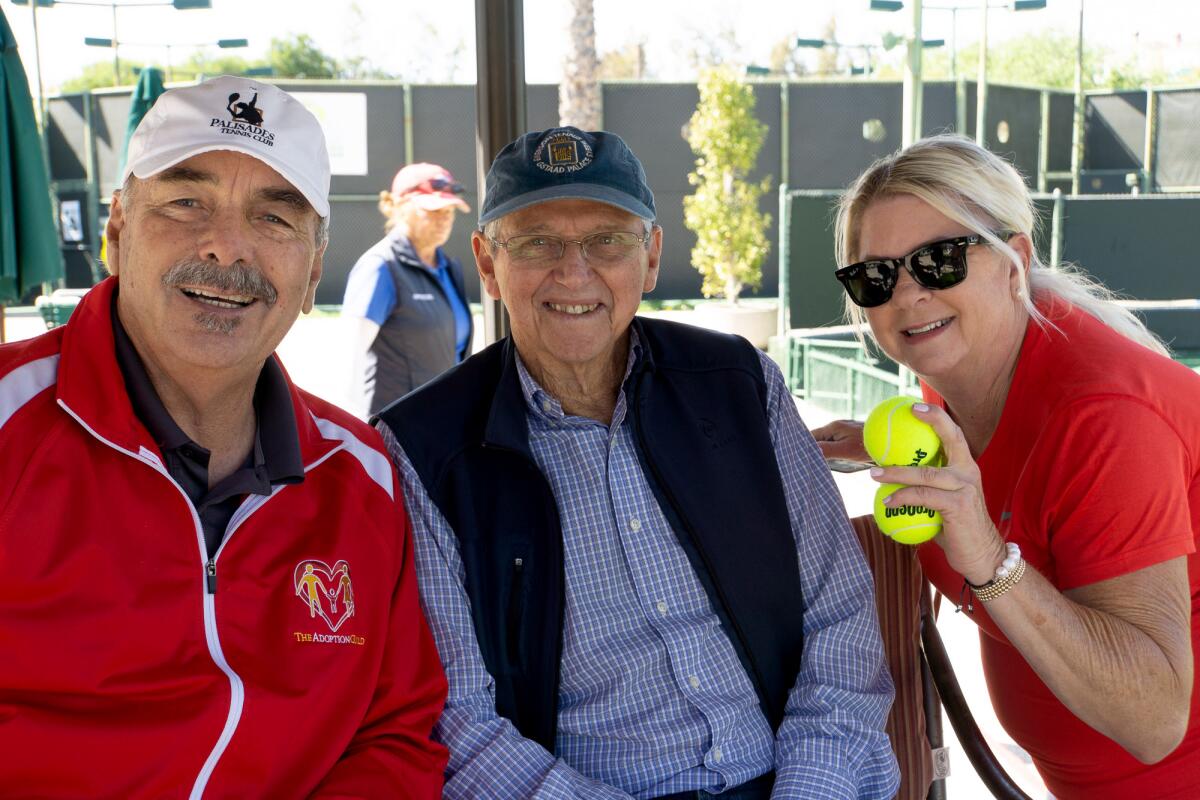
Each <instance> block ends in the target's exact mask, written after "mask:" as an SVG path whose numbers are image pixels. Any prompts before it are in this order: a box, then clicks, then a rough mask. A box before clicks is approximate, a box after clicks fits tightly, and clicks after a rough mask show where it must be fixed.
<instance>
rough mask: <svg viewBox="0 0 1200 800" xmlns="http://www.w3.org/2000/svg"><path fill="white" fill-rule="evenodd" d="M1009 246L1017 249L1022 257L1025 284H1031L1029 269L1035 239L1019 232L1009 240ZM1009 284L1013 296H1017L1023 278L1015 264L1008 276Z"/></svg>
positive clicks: (1031, 262)
mask: <svg viewBox="0 0 1200 800" xmlns="http://www.w3.org/2000/svg"><path fill="white" fill-rule="evenodd" d="M1008 246H1009V247H1011V248H1012V249H1013V250H1016V251H1017V256H1018V257H1019V258H1020V259H1021V271H1022V272H1023V273H1024V277H1025V281H1024V283H1025V285H1026V286H1028V285H1029V269H1030V266H1031V265H1032V264H1033V240H1032V239H1031V238H1029V235H1028V234H1025V233H1017V234H1013V236H1012V237H1011V238H1010V239H1009V240H1008ZM1008 281H1009V286H1010V287H1011V289H1012V293H1013V296H1014V297H1016V296H1017V292H1018V291H1019V290H1020V288H1021V283H1022V282H1021V280H1020V278H1019V276H1018V274H1017V269H1016V267H1015V266H1014V267H1013V268H1012V270H1011V271H1010V272H1009V276H1008Z"/></svg>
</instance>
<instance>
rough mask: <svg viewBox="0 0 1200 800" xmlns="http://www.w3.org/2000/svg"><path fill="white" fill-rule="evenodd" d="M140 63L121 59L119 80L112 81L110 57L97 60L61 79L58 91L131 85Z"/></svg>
mask: <svg viewBox="0 0 1200 800" xmlns="http://www.w3.org/2000/svg"><path fill="white" fill-rule="evenodd" d="M144 66H145V64H142V63H141V62H139V61H128V60H126V59H121V81H120V83H115V82H114V81H113V62H112V59H111V58H110V59H108V60H107V61H97V62H95V63H94V64H88V65H87V66H85V67H84V68H83V71H82V72H80V73H79V74H78V75H77V76H75V77H74V78H71V79H69V80H66V81H63V84H62V86H61V87H59V91H60V92H63V93H64V94H69V93H72V92H90V91H91V90H93V89H103V88H105V87H108V86H132V85H134V84H135V83H137V74H138V72H140V71H141V69H142V67H144Z"/></svg>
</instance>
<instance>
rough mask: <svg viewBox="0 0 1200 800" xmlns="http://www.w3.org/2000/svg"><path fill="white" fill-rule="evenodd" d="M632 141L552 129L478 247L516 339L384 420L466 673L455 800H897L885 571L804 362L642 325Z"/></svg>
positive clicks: (644, 190)
mask: <svg viewBox="0 0 1200 800" xmlns="http://www.w3.org/2000/svg"><path fill="white" fill-rule="evenodd" d="M654 217H655V212H654V197H653V195H652V194H651V192H650V188H649V187H648V186H647V185H646V177H645V173H644V172H643V170H642V165H641V163H640V162H639V161H638V159H637V158H636V157H635V156H634V154H633V152H632V151H631V150H630V149H629V148H628V147H627V146H626V144H625V143H624V142H623V141H622V140H621V139H620V137H618V136H616V135H614V134H611V133H606V132H603V131H599V132H591V133H588V132H584V131H581V130H578V129H576V128H572V127H562V128H556V129H552V130H548V131H537V132H532V133H528V134H526V135H524V136H522V137H520V138H519V139H517V140H516V141H514V142H512V143H510V144H509V145H507V146H506V147H505V148H504V149H503V150H501V152H500V154H499V155H497V156H496V159H495V161H494V162H493V164H492V166H491V169H490V170H489V172H488V176H487V200H486V202H485V204H484V207H483V211H482V213H481V215H480V224H481V226H482V229H481V230H479V231H476V232H475V234H474V236H473V238H472V246H473V249H474V253H475V261H476V266H477V267H478V269H479V274H480V278H481V280H482V282H483V285H484V288H485V289H486V291H487V292H488V294H489V295H490V296H491V297H493V298H496V299H498V300H502V301H503V302H504V305H505V307H506V308H507V310H508V313H509V315H510V319H511V326H512V335H511V337H508V338H505V339H504V340H502V341H500V342H498V343H496V344H494V345H492V346H490V347H489V348H487V349H486V350H484V351H482V352H480V353H479V354H477V355H475V356H472V357H471V358H469V359H467V360H466V361H465V362H463V363H462V364H460V365H458V366H457V367H455V368H453V369H452V370H450V371H449V372H447V373H446V374H444V375H442V376H441V377H439V378H438V379H436V380H434V381H433V382H431V383H429V384H426V385H425V386H423V387H421V388H420V389H418V390H416V391H414V392H412V393H411V394H409V395H407V396H406V397H405V398H403V399H402V400H400V401H399V402H397V403H395V404H394V405H392V406H391V407H390V408H388V409H386V410H385V411H384V412H382V413H381V414H380V415H379V418H378V419H379V423H378V427H379V429H380V431H381V432H382V433H383V434H384V439H385V441H387V442H388V447H389V452H390V453H391V454H392V456H393V458H394V459H395V460H396V462H397V464H398V465H399V467H400V472H401V475H402V481H403V483H404V487H405V488H404V491H405V496H406V497H407V498H409V501H410V510H411V512H412V517H413V530H414V537H415V539H416V541H417V569H418V573H419V576H418V582H419V584H420V587H421V595H422V602H423V605H424V608H425V610H426V613H427V614H428V616H429V619H430V624H431V626H432V628H433V631H434V638H435V640H436V641H437V644H438V648H439V652H440V654H441V657H442V662H443V664H444V665H445V667H446V670H447V673H448V677H449V680H450V687H451V688H450V695H449V699H448V701H447V705H446V710H445V713H444V714H443V715H442V718H441V721H440V722H439V723H438V726H437V729H436V734H435V735H436V737H437V738H438V739H439V740H440V741H442V742H444V743H445V744H446V745H447V746H448V747H449V748H450V763H449V766H448V768H447V783H446V788H445V797H446V798H450V799H451V800H453V799H455V798H462V799H463V800H475V798H481V797H488V798H493V797H494V798H528V797H538V798H576V797H578V798H628V797H630V796H634V797H638V798H670V800H684V799H685V798H686V799H687V800H697V798H711V797H713V793H719V796H720V797H722V798H729V799H730V800H765V799H766V798H768V797H774V798H813V799H814V800H816V799H817V798H820V800H851V798H890V797H892V796H893V794H894V793H895V791H896V785H897V780H898V779H897V769H896V763H895V758H894V756H893V753H892V748H891V746H890V744H889V741H888V739H887V736H886V734H885V733H884V731H883V725H884V720H885V717H886V716H887V711H888V708H889V706H890V704H891V702H892V684H891V681H890V680H889V677H888V673H887V668H886V667H885V666H884V662H883V650H882V645H881V642H880V637H879V628H878V622H877V620H876V617H875V600H874V596H873V589H872V581H871V576H870V574H869V573H868V571H867V567H866V564H865V563H864V559H863V554H862V550H861V549H860V547H859V545H858V542H857V541H856V540H855V538H854V534H853V533H852V532H851V530H850V526H849V524H848V521H847V519H846V515H845V511H844V509H843V506H842V502H841V497H840V496H839V495H838V492H837V489H836V487H835V486H834V484H833V481H832V479H831V477H830V475H829V471H828V470H827V469H825V463H824V461H823V460H822V458H821V454H820V451H819V450H818V449H817V447H816V445H815V443H814V442H813V440H812V437H811V436H810V435H809V433H808V430H807V429H806V428H805V427H804V423H803V422H802V421H801V420H800V416H799V414H797V412H796V406H795V403H794V402H793V400H792V397H791V395H790V394H789V393H788V391H787V389H786V387H785V386H784V381H783V376H782V374H781V373H780V371H779V368H778V367H776V366H775V365H774V363H773V362H771V361H770V360H769V359H768V358H766V356H765V355H764V354H763V353H761V352H759V351H758V350H756V349H755V348H754V347H753V346H751V345H750V344H749V343H748V342H747V341H746V340H745V339H742V338H740V337H736V336H728V335H725V334H718V333H713V332H710V331H706V330H703V329H700V328H696V327H692V326H690V325H683V324H678V323H670V322H663V321H657V320H651V319H642V318H639V317H635V313H636V311H637V309H638V305H639V303H640V302H641V299H642V294H643V293H644V292H648V291H650V290H651V289H653V288H654V284H655V281H656V280H657V279H658V271H659V259H660V257H661V254H662V228H660V227H659V226H658V225H655V224H654Z"/></svg>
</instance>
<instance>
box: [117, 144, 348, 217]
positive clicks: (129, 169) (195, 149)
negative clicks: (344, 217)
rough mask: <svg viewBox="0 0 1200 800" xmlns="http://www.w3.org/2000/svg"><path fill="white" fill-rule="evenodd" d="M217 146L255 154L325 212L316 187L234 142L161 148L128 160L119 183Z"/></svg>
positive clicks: (325, 203) (326, 207)
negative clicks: (151, 153) (151, 155)
mask: <svg viewBox="0 0 1200 800" xmlns="http://www.w3.org/2000/svg"><path fill="white" fill-rule="evenodd" d="M217 150H230V151H232V152H235V153H242V154H243V155H247V156H250V157H251V158H257V159H258V160H259V161H261V162H263V163H264V164H266V165H267V166H268V167H270V168H271V169H273V170H275V171H276V172H278V173H279V175H280V176H281V177H282V178H283V179H284V180H286V181H287V182H288V183H290V184H291V185H292V186H294V187H295V188H296V191H298V192H300V194H302V195H304V199H305V200H307V201H308V203H309V205H311V206H312V207H313V210H314V211H316V212H317V216H319V217H323V218H324V217H328V216H329V198H328V197H326V196H325V194H324V193H323V192H321V191H320V190H318V189H317V187H315V186H312V185H311V184H309V183H307V182H305V181H302V180H300V179H298V178H297V177H296V176H295V175H292V174H289V170H288V169H287V168H286V167H283V166H281V165H280V164H279V163H278V162H275V161H272V160H271V159H269V158H264V157H263V152H262V151H261V150H255V149H253V148H250V147H241V146H239V145H238V144H237V143H236V142H230V143H221V144H205V145H195V144H189V145H187V146H184V147H179V148H176V149H169V150H164V151H161V152H159V153H158V154H156V155H155V156H154V157H153V158H144V159H141V160H139V161H137V162H136V163H131V164H129V165H128V166H126V167H125V172H124V174H122V176H121V183H124V182H125V179H126V178H128V177H129V176H130V175H134V176H136V177H138V178H141V179H146V178H153V177H154V176H155V175H157V174H158V173H160V172H162V171H163V170H164V169H170V168H171V167H173V166H175V165H176V164H178V163H180V162H183V161H187V160H188V159H189V158H191V157H192V156H198V155H200V154H202V153H211V152H214V151H217Z"/></svg>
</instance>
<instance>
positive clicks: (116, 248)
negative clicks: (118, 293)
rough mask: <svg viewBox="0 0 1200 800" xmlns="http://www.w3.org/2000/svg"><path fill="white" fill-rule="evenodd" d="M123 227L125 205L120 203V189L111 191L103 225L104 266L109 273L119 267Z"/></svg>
mask: <svg viewBox="0 0 1200 800" xmlns="http://www.w3.org/2000/svg"><path fill="white" fill-rule="evenodd" d="M124 229H125V207H124V206H123V205H121V190H120V189H118V190H116V191H115V192H113V195H112V203H111V204H110V205H109V211H108V223H107V224H106V225H105V226H104V254H105V261H104V266H105V268H106V269H107V270H108V273H109V274H110V275H116V274H117V273H118V272H119V271H120V269H121V232H122V231H124Z"/></svg>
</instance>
